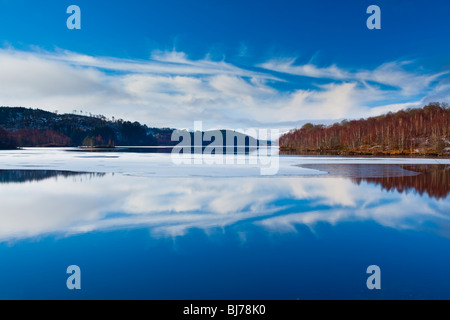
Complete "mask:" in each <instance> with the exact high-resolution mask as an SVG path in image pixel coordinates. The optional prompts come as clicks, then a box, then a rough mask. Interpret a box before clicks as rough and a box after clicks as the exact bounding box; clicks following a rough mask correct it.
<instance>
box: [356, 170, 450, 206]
mask: <svg viewBox="0 0 450 320" xmlns="http://www.w3.org/2000/svg"><path fill="white" fill-rule="evenodd" d="M401 167H402V168H404V169H406V170H409V171H414V172H418V173H419V174H418V175H415V176H411V175H403V176H397V177H380V178H353V181H355V182H356V183H358V184H359V183H360V182H361V181H367V182H370V183H374V184H376V185H380V186H381V187H382V188H383V189H385V190H387V191H391V190H396V191H397V192H400V193H403V192H409V191H414V192H418V193H419V194H420V195H423V194H424V193H426V194H427V195H428V196H429V197H433V198H436V199H445V198H446V197H447V196H448V194H449V193H450V166H449V165H402V166H401Z"/></svg>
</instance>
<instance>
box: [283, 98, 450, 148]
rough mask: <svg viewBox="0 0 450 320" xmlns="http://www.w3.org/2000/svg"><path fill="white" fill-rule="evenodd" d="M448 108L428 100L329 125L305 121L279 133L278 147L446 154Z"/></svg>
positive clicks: (447, 143)
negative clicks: (426, 103) (418, 106)
mask: <svg viewBox="0 0 450 320" xmlns="http://www.w3.org/2000/svg"><path fill="white" fill-rule="evenodd" d="M449 117H450V108H449V106H448V105H447V104H444V103H431V104H428V105H427V106H425V107H423V108H417V109H407V110H401V111H398V112H396V113H388V114H385V115H382V116H378V117H372V118H368V119H361V120H351V121H347V120H344V121H342V122H340V123H335V124H333V125H330V126H324V125H313V124H311V123H307V124H305V125H304V126H303V127H302V128H301V129H297V130H292V131H291V132H289V133H287V134H285V135H283V136H281V137H280V140H279V144H280V150H281V151H283V152H288V153H323V154H327V153H329V154H367V155H383V154H386V155H398V154H400V155H446V154H448V147H449V146H450V142H449V131H450V122H449Z"/></svg>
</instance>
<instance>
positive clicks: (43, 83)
mask: <svg viewBox="0 0 450 320" xmlns="http://www.w3.org/2000/svg"><path fill="white" fill-rule="evenodd" d="M405 65H406V64H405V63H401V62H392V63H386V64H383V65H381V66H379V67H378V68H376V69H374V70H356V71H351V70H344V69H342V68H339V67H337V66H336V65H332V66H329V67H325V68H321V67H318V66H316V65H314V64H312V63H309V64H306V65H303V66H302V65H300V66H297V65H294V60H285V59H280V60H271V61H269V62H266V63H264V64H262V65H261V66H260V67H263V68H265V69H260V70H261V71H259V72H257V71H253V70H249V69H244V68H240V67H237V66H235V65H233V64H230V63H227V62H225V61H212V60H210V59H209V58H205V59H202V60H191V59H189V57H188V56H187V55H186V54H185V53H183V52H177V51H170V52H153V54H152V55H151V57H150V58H149V60H130V59H118V58H110V57H93V56H88V55H84V54H79V53H74V52H68V51H62V50H58V51H55V52H45V51H39V50H35V51H19V50H15V49H11V48H10V49H0V70H1V71H2V72H1V73H0V105H8V106H25V107H33V108H37V107H39V108H44V109H47V110H55V109H57V110H59V111H60V112H72V110H74V109H77V110H80V109H81V110H84V111H89V112H92V113H94V114H99V113H102V114H104V115H106V116H109V117H111V116H115V117H116V118H119V117H121V118H124V119H128V120H132V121H135V120H137V121H140V122H142V123H145V124H147V125H149V126H158V127H161V126H164V127H167V126H170V127H182V128H192V126H193V122H194V121H196V120H202V121H203V123H204V128H205V129H208V128H250V127H254V128H255V127H268V128H271V127H274V128H278V129H281V130H282V131H284V130H288V129H290V128H292V127H293V126H294V124H296V123H298V122H300V121H306V120H309V121H312V120H316V121H327V120H330V119H341V118H355V117H365V116H371V115H376V114H379V113H382V112H386V111H397V110H398V108H400V107H402V106H417V105H419V103H420V102H424V101H426V99H427V97H443V98H448V97H449V96H450V94H448V92H449V90H448V83H445V82H444V80H442V78H443V77H442V75H443V73H440V74H419V73H413V72H408V71H405V70H404V67H405ZM274 71H277V72H281V73H285V74H290V75H296V76H301V77H304V76H306V77H311V78H312V79H319V78H320V79H321V80H326V81H327V84H321V85H317V84H315V83H313V82H311V83H310V84H309V85H307V87H297V88H292V89H289V90H281V89H279V86H278V85H279V84H283V85H284V84H290V83H289V81H287V80H283V79H281V78H280V77H279V76H275V75H274ZM432 86H435V89H432ZM438 88H439V89H438ZM394 101H395V103H394ZM399 101H400V102H399Z"/></svg>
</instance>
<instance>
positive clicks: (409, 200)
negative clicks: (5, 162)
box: [0, 174, 450, 241]
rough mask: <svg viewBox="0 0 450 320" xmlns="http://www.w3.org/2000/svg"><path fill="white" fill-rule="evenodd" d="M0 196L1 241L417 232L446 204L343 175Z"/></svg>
mask: <svg viewBox="0 0 450 320" xmlns="http://www.w3.org/2000/svg"><path fill="white" fill-rule="evenodd" d="M0 195H1V196H0V201H1V203H2V206H1V211H0V221H1V223H0V240H1V241H10V240H19V239H24V238H30V237H38V236H45V235H50V234H58V235H72V234H77V233H86V232H93V231H107V230H114V229H126V228H149V229H150V231H151V233H152V234H153V235H154V236H159V237H161V236H162V237H165V236H180V235H183V234H185V233H186V232H187V231H188V230H189V229H191V228H198V229H202V230H205V231H209V230H211V229H214V228H224V227H226V226H230V225H233V224H236V223H238V222H239V223H241V222H245V223H251V224H256V225H259V226H261V227H264V228H265V229H267V230H269V231H271V232H272V231H276V232H286V231H295V228H296V225H298V224H304V225H308V226H310V227H311V228H313V227H314V225H315V224H317V223H319V222H325V223H329V224H332V225H335V224H337V223H340V222H351V221H369V220H372V221H375V222H377V223H379V224H380V225H383V226H386V227H392V228H396V229H405V228H407V229H421V228H423V226H424V225H427V223H428V222H433V223H434V224H435V225H438V226H439V225H442V226H445V224H448V222H449V221H448V220H449V217H450V216H449V215H448V214H446V213H448V212H450V201H448V199H440V200H436V199H433V198H430V197H428V196H426V195H423V196H421V195H419V194H414V193H409V194H406V193H403V194H402V193H398V192H387V191H385V190H382V189H381V188H380V187H379V186H376V185H373V184H370V183H367V182H361V183H360V184H359V185H357V184H355V183H354V182H352V180H350V179H348V178H343V177H327V178H323V177H237V178H214V179H211V178H207V177H184V178H158V177H155V178H149V177H134V176H125V175H117V174H116V175H112V174H106V175H103V176H91V177H90V178H89V179H80V177H79V176H76V177H75V178H74V177H72V176H68V177H64V176H63V177H60V178H59V179H57V180H56V179H46V180H41V181H39V182H37V181H29V182H27V183H21V184H17V183H11V184H0ZM442 228H444V227H442ZM442 228H441V229H442ZM441 231H442V230H440V231H439V232H440V233H442V232H441ZM444 231H445V230H444ZM443 233H446V232H443Z"/></svg>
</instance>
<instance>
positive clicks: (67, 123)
mask: <svg viewBox="0 0 450 320" xmlns="http://www.w3.org/2000/svg"><path fill="white" fill-rule="evenodd" d="M172 131H173V129H169V128H164V129H159V128H148V127H147V126H146V125H141V124H140V123H138V122H130V121H124V120H122V119H118V120H116V119H106V118H105V117H104V116H102V115H98V116H95V115H94V116H93V115H90V116H87V115H76V114H62V115H61V114H57V113H53V112H48V111H44V110H39V109H27V108H9V107H0V148H2V149H8V148H13V147H38V146H39V147H49V146H81V145H85V146H114V145H130V146H144V145H145V146H157V145H168V144H171V142H170V137H171V134H172ZM172 144H173V143H172Z"/></svg>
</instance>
